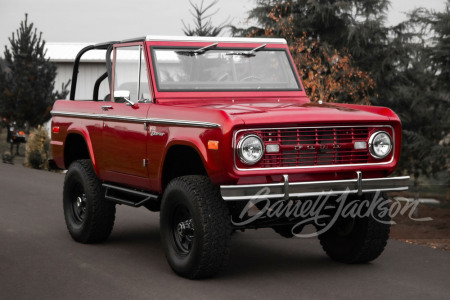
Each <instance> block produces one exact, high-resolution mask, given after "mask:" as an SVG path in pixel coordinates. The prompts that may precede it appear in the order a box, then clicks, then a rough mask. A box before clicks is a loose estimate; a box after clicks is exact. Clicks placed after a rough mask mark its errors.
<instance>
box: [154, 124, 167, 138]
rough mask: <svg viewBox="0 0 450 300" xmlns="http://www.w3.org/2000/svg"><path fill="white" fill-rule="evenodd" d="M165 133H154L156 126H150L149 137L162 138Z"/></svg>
mask: <svg viewBox="0 0 450 300" xmlns="http://www.w3.org/2000/svg"><path fill="white" fill-rule="evenodd" d="M165 134H166V133H165V132H159V131H156V126H150V136H155V135H156V136H164V135H165Z"/></svg>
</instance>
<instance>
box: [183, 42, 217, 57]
mask: <svg viewBox="0 0 450 300" xmlns="http://www.w3.org/2000/svg"><path fill="white" fill-rule="evenodd" d="M218 44H219V43H214V44H211V45H208V46H205V47H203V48H200V49H195V50H180V51H175V53H176V54H179V55H187V56H194V55H197V54H203V53H205V52H206V51H207V50H209V49H211V48H214V47H216V46H217V45H218Z"/></svg>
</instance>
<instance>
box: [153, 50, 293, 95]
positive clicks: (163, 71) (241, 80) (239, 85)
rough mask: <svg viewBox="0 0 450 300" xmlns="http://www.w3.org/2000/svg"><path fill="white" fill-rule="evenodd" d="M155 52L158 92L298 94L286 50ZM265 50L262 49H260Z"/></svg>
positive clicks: (154, 64)
mask: <svg viewBox="0 0 450 300" xmlns="http://www.w3.org/2000/svg"><path fill="white" fill-rule="evenodd" d="M212 46H213V45H211V47H210V48H208V49H204V50H202V49H200V50H201V51H198V50H196V49H191V48H171V49H168V48H153V47H152V59H153V66H154V71H155V74H156V83H157V87H158V90H159V91H193V92H194V91H236V90H238V91H298V90H300V84H299V83H298V81H297V78H296V76H295V75H294V74H295V73H294V69H293V67H292V65H291V63H290V60H289V59H288V55H287V52H286V51H285V50H284V49H280V50H278V49H276V50H274V49H258V51H251V50H252V49H220V48H219V49H217V48H213V47H212ZM261 48H262V47H261Z"/></svg>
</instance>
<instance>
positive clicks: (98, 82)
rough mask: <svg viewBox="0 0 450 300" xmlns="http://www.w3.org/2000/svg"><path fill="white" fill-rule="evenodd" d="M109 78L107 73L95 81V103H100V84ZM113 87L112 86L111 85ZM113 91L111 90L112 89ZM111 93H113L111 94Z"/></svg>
mask: <svg viewBox="0 0 450 300" xmlns="http://www.w3.org/2000/svg"><path fill="white" fill-rule="evenodd" d="M106 77H108V72H105V73H103V74H102V76H100V77H99V78H98V79H97V80H96V81H95V85H94V95H93V100H94V101H98V90H99V88H100V84H101V83H102V81H103V80H105V78H106ZM110 86H111V85H110ZM110 91H111V88H110ZM110 93H111V92H110Z"/></svg>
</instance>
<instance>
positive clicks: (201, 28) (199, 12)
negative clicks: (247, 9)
mask: <svg viewBox="0 0 450 300" xmlns="http://www.w3.org/2000/svg"><path fill="white" fill-rule="evenodd" d="M217 2H218V0H215V1H213V2H211V3H210V4H209V5H206V6H205V7H204V3H203V0H202V2H201V3H200V5H198V4H194V3H192V2H191V1H190V0H189V3H190V4H191V7H192V10H191V11H190V13H191V15H192V16H193V17H194V28H191V26H190V25H186V24H185V23H184V21H183V20H182V21H181V22H182V23H183V28H184V29H183V32H184V34H185V35H187V36H218V35H219V34H220V33H221V32H222V30H224V29H225V28H226V27H228V26H229V24H228V19H227V20H225V21H224V22H222V23H221V24H220V25H218V26H214V25H213V24H212V21H211V17H212V16H214V15H215V14H217V13H218V12H219V10H215V11H213V12H211V9H212V8H213V7H214V6H215V5H216V4H217Z"/></svg>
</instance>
